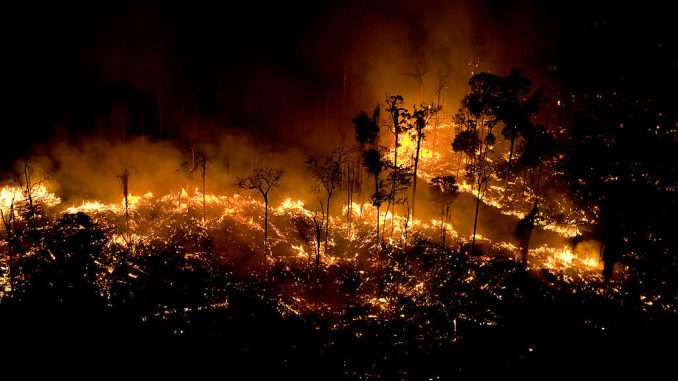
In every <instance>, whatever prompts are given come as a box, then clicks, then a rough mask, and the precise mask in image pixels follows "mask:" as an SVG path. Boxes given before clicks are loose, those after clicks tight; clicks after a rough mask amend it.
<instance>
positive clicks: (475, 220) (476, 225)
mask: <svg viewBox="0 0 678 381" xmlns="http://www.w3.org/2000/svg"><path fill="white" fill-rule="evenodd" d="M480 187H481V184H480V183H479V184H478V197H477V198H476V212H475V217H474V218H473V236H472V238H471V253H470V254H471V255H473V249H474V248H475V246H476V231H477V228H478V210H479V209H480Z"/></svg>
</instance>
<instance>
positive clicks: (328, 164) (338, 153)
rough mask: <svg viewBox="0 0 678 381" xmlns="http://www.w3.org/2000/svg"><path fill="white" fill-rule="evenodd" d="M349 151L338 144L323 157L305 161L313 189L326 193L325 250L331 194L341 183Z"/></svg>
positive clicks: (327, 237) (328, 231)
mask: <svg viewBox="0 0 678 381" xmlns="http://www.w3.org/2000/svg"><path fill="white" fill-rule="evenodd" d="M348 155H349V152H348V150H346V148H344V146H339V147H337V148H335V149H334V150H333V151H332V153H331V154H330V155H328V156H325V157H323V158H317V157H313V158H311V159H309V160H307V161H306V163H307V164H308V165H309V166H310V168H311V174H312V176H313V189H314V190H315V191H320V190H321V189H322V190H324V192H325V194H326V195H327V203H326V204H325V207H326V209H327V213H325V224H324V225H325V251H327V245H328V240H329V233H330V230H329V229H330V203H331V201H332V195H333V194H334V190H335V189H336V187H337V186H338V185H340V184H341V181H342V175H343V170H342V169H343V166H344V164H345V163H346V160H347V159H348Z"/></svg>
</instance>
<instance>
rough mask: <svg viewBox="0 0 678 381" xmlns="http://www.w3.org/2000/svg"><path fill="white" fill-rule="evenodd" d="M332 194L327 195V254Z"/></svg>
mask: <svg viewBox="0 0 678 381" xmlns="http://www.w3.org/2000/svg"><path fill="white" fill-rule="evenodd" d="M331 198H332V193H327V215H326V216H325V253H327V245H328V242H329V239H330V199H331Z"/></svg>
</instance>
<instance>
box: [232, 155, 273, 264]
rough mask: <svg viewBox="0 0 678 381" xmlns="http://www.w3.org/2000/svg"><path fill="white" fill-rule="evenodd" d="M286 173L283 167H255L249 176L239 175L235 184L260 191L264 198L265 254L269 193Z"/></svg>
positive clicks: (244, 188) (266, 249)
mask: <svg viewBox="0 0 678 381" xmlns="http://www.w3.org/2000/svg"><path fill="white" fill-rule="evenodd" d="M284 174H285V170H283V169H282V168H254V170H253V171H252V174H250V175H249V176H247V177H238V178H237V180H236V183H235V185H236V186H237V187H238V188H240V189H243V190H253V191H257V192H259V194H261V197H263V198H264V255H266V252H267V251H268V250H269V247H268V193H269V192H270V191H271V190H272V189H274V188H275V187H277V186H278V184H279V183H280V179H281V178H282V177H283V175H284Z"/></svg>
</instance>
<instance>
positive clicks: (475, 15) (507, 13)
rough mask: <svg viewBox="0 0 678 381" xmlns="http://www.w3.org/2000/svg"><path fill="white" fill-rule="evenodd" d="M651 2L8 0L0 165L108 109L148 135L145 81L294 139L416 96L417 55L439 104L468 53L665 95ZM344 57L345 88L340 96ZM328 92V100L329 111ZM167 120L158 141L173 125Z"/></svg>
mask: <svg viewBox="0 0 678 381" xmlns="http://www.w3.org/2000/svg"><path fill="white" fill-rule="evenodd" d="M655 3H656V4H655ZM659 4H661V2H643V3H642V4H640V3H631V4H626V3H624V4H621V3H613V2H610V3H609V4H607V2H603V3H598V2H596V5H593V4H592V3H591V2H578V1H556V2H548V4H545V3H544V2H540V1H481V2H444V1H430V2H424V3H421V2H417V1H396V2H387V1H369V2H359V1H326V2H312V3H309V4H305V3H297V2H289V3H288V2H279V3H276V4H273V5H271V4H264V3H259V2H243V3H241V4H238V5H237V6H235V5H229V4H226V3H222V4H213V2H204V3H201V2H190V3H189V2H183V3H179V2H177V3H174V2H173V3H172V4H169V3H165V2H153V1H140V2H118V1H116V2H107V1H104V2H82V3H80V2H78V3H74V2H59V3H54V2H50V3H46V4H36V3H20V4H12V5H6V6H5V9H4V11H3V13H4V17H3V19H4V20H3V27H2V28H3V29H4V31H3V36H4V37H3V38H4V39H5V41H6V42H5V44H3V45H4V51H5V54H4V59H3V61H4V63H5V65H6V66H5V67H6V69H5V70H3V83H4V84H5V91H6V94H7V95H8V101H5V102H4V103H5V106H6V107H7V112H6V113H5V123H6V125H7V126H11V127H8V128H6V131H11V132H10V133H11V134H13V135H15V137H14V139H12V141H13V143H12V144H11V145H10V147H8V149H9V150H8V151H6V152H8V154H7V155H6V156H5V160H3V163H4V164H3V165H4V166H7V165H8V164H9V163H10V162H11V161H12V160H13V159H14V158H16V157H17V156H21V155H24V154H26V152H27V150H28V149H29V147H31V146H33V145H34V144H36V143H39V142H42V141H45V140H46V139H49V138H50V137H51V136H53V134H55V133H57V134H63V133H64V131H66V132H67V134H69V135H71V134H78V133H83V132H92V131H95V130H96V128H97V126H101V124H102V119H105V117H106V116H107V115H111V114H112V113H114V112H115V107H117V106H119V105H121V104H122V105H124V107H125V108H126V110H127V111H126V112H127V113H128V115H129V117H130V119H131V122H130V123H132V131H133V132H135V133H136V134H139V133H140V132H141V126H140V124H141V120H142V119H143V120H144V124H145V128H146V131H149V130H156V129H157V124H158V118H157V104H158V92H161V93H162V94H161V96H162V98H163V99H162V102H163V103H164V104H165V108H166V109H167V110H169V109H175V110H178V109H182V110H183V111H182V112H183V113H184V115H186V114H190V115H197V117H198V118H199V119H200V120H209V121H210V124H212V125H215V126H217V127H216V128H229V129H237V130H244V131H250V132H251V131H252V130H254V131H255V132H254V133H255V134H259V135H261V136H262V137H263V138H264V139H271V138H272V139H274V141H275V142H278V143H285V144H296V143H298V142H296V140H298V139H290V138H289V137H287V136H282V134H281V131H285V132H286V133H287V132H289V131H290V130H293V131H294V130H296V131H299V128H300V127H299V125H303V124H304V123H310V124H312V123H315V124H321V125H322V124H323V123H327V119H328V118H329V119H334V120H338V121H339V122H338V123H348V121H349V120H350V117H351V116H352V115H353V114H355V113H356V111H357V110H359V109H361V108H369V107H370V105H372V104H374V103H376V102H378V101H381V98H382V97H383V95H384V94H386V93H387V92H388V93H396V92H402V93H406V94H407V93H416V87H417V83H416V81H415V80H414V78H413V77H412V76H407V75H405V74H404V73H407V72H412V71H413V69H412V68H413V66H414V65H416V62H419V61H418V60H420V57H424V60H425V62H426V68H427V70H428V71H429V73H431V74H430V75H429V78H431V79H430V80H433V77H434V75H433V74H434V73H436V72H438V71H439V70H445V72H446V73H447V78H448V89H447V91H449V102H451V103H456V102H458V99H459V98H460V97H461V94H462V91H463V88H464V86H465V81H466V78H467V77H468V76H469V74H470V72H471V71H472V70H474V67H473V65H474V64H475V63H478V62H479V63H480V65H479V67H478V68H477V70H488V71H494V72H505V71H507V70H508V69H509V68H511V67H514V66H517V67H520V68H522V69H523V70H525V71H526V73H527V74H528V75H529V76H530V77H531V78H532V79H533V80H534V81H535V83H536V84H538V85H540V86H543V87H545V88H546V93H547V95H548V96H550V97H552V98H553V97H556V96H563V94H567V93H568V92H576V91H579V90H586V91H589V90H593V91H602V92H605V91H619V92H633V93H634V94H636V95H638V96H639V97H645V96H647V97H649V98H657V99H660V100H661V101H662V102H667V103H668V104H671V103H675V100H676V96H675V94H676V91H675V86H676V83H677V82H676V76H677V74H676V73H677V72H678V66H677V65H678V62H677V58H676V51H677V48H676V35H677V34H676V33H675V28H674V23H673V22H672V20H671V14H672V12H670V11H668V5H659ZM7 64H8V65H7ZM347 67H348V72H349V74H350V75H351V77H350V78H349V80H350V83H349V86H348V89H347V90H345V91H346V92H347V95H341V94H342V90H341V89H342V86H343V82H342V81H343V76H344V74H345V73H346V72H347V69H346V68H347ZM338 98H344V100H341V103H342V104H341V106H336V103H338V102H339V101H337V99H338ZM346 99H348V100H346ZM328 103H334V104H335V106H336V107H334V106H332V107H330V108H334V110H333V111H332V112H329V113H328V112H325V111H327V108H328V105H327V104H328ZM177 113H178V111H177ZM165 118H166V120H168V121H170V120H171V119H172V118H175V119H177V118H179V117H178V116H176V117H174V116H171V115H170V114H167V116H166V117H165ZM309 121H313V122H312V123H311V122H309ZM170 124H171V122H168V126H167V127H166V129H167V131H168V133H169V135H166V136H165V137H170V136H172V137H177V136H178V135H180V131H177V128H172V126H171V125H170ZM301 128H302V131H306V130H305V128H311V127H301ZM285 135H287V134H285ZM8 160H9V161H8Z"/></svg>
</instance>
